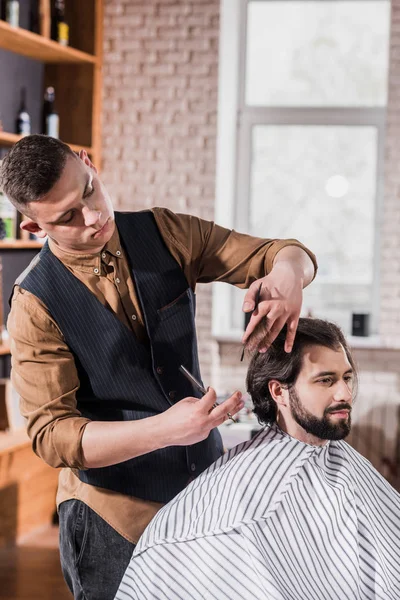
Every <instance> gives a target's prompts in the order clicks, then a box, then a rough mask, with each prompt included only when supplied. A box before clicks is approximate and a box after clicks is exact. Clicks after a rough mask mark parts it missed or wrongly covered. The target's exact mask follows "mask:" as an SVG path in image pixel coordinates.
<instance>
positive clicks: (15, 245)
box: [0, 240, 43, 250]
mask: <svg viewBox="0 0 400 600" xmlns="http://www.w3.org/2000/svg"><path fill="white" fill-rule="evenodd" d="M36 248H38V249H39V250H40V248H43V244H41V243H40V242H35V241H30V240H13V241H12V240H10V241H5V242H2V241H0V250H36Z"/></svg>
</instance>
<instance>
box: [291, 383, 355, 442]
mask: <svg viewBox="0 0 400 600" xmlns="http://www.w3.org/2000/svg"><path fill="white" fill-rule="evenodd" d="M289 399H290V408H291V411H292V416H293V418H294V420H295V421H296V423H298V424H299V425H300V426H301V427H302V428H303V429H304V430H305V431H306V432H307V433H310V434H311V435H314V436H315V437H317V438H319V439H321V440H342V439H344V438H345V437H347V436H348V435H349V433H350V429H351V416H350V415H351V413H350V412H349V416H348V418H347V419H341V420H340V421H338V422H337V423H332V422H331V421H330V420H329V414H330V413H332V412H334V411H337V410H344V409H347V410H349V411H351V406H350V405H349V404H348V403H347V402H342V404H337V405H335V406H334V407H333V408H332V407H329V408H327V409H325V411H324V415H323V417H322V418H320V419H319V418H318V417H315V416H314V415H312V414H311V413H309V412H308V410H307V409H306V408H304V406H303V405H302V403H301V400H300V398H299V397H298V395H297V393H296V390H295V389H294V388H291V389H290V390H289Z"/></svg>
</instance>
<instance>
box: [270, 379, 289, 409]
mask: <svg viewBox="0 0 400 600" xmlns="http://www.w3.org/2000/svg"><path fill="white" fill-rule="evenodd" d="M268 389H269V393H270V394H271V396H272V398H273V399H274V400H275V402H276V403H277V405H278V406H288V391H287V388H285V387H283V385H282V384H281V383H280V381H278V380H277V379H271V381H270V382H269V383H268Z"/></svg>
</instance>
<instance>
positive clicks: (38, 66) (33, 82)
mask: <svg viewBox="0 0 400 600" xmlns="http://www.w3.org/2000/svg"><path fill="white" fill-rule="evenodd" d="M4 4H5V2H4V0H3V1H2V0H0V5H4ZM36 6H37V0H20V25H21V27H23V28H24V29H30V28H31V23H32V11H34V10H35V7H36ZM43 75H44V66H43V63H40V62H37V61H35V60H30V59H29V58H25V57H23V56H19V55H17V54H13V53H12V52H6V51H5V50H0V119H1V120H2V122H3V129H4V131H8V132H10V133H15V118H16V114H17V111H18V108H19V103H20V95H21V88H22V87H26V93H27V108H28V112H29V114H30V115H31V124H32V133H41V119H42V117H41V111H42V96H43Z"/></svg>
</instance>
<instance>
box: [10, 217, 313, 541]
mask: <svg viewBox="0 0 400 600" xmlns="http://www.w3.org/2000/svg"><path fill="white" fill-rule="evenodd" d="M153 214H154V216H155V219H156V222H157V225H158V228H159V230H160V233H161V235H162V237H163V239H164V241H165V243H166V245H167V247H168V249H169V251H170V252H171V254H172V255H173V256H174V258H175V259H176V260H177V262H178V263H179V265H180V266H181V268H182V269H183V271H184V273H185V275H186V278H187V280H188V283H189V285H190V286H191V287H192V289H193V290H194V289H195V286H196V283H205V282H210V281H224V282H227V283H231V284H234V285H236V286H238V287H241V288H247V287H249V285H250V284H251V283H252V282H253V281H255V280H256V279H259V278H260V277H263V276H264V275H265V274H267V273H269V272H270V271H271V269H272V266H273V261H274V258H275V256H276V254H277V253H278V252H279V250H281V249H282V248H283V247H285V246H289V245H296V246H300V247H301V248H303V249H304V250H305V251H306V252H307V253H308V254H309V256H310V257H311V259H312V260H313V262H314V265H315V268H316V262H315V257H314V255H313V254H312V253H311V252H309V251H308V250H307V249H306V248H304V246H302V244H300V243H299V242H298V241H296V240H273V239H265V240H264V239H260V238H255V237H251V236H248V235H244V234H240V233H237V232H235V231H231V230H228V229H225V228H223V227H220V226H218V225H215V224H214V223H213V222H209V221H204V220H202V219H199V218H197V217H193V216H189V215H179V214H175V213H172V212H171V211H169V210H167V209H164V208H155V209H153ZM49 244H50V248H51V251H52V252H53V253H54V254H55V255H56V256H57V257H58V258H59V259H60V260H61V261H62V262H63V264H64V265H65V266H66V267H67V268H68V269H69V270H70V271H71V272H72V273H73V274H74V276H75V277H77V278H78V279H80V280H81V281H82V282H83V283H84V284H85V285H86V286H87V287H88V288H89V290H90V291H91V292H92V293H93V294H94V295H95V296H96V297H97V298H98V299H99V300H100V302H102V304H103V305H104V306H106V307H107V308H108V309H109V310H111V311H113V312H114V313H115V314H116V315H117V317H118V318H119V319H120V320H121V321H122V322H123V323H125V324H126V325H127V326H128V327H129V328H131V329H132V331H133V333H134V334H135V335H136V336H137V337H138V338H139V339H142V340H146V339H147V332H146V329H145V326H144V322H143V316H142V314H141V310H140V306H139V302H138V299H137V295H136V291H135V287H134V283H133V279H132V277H131V274H130V269H129V265H128V261H127V258H126V256H125V253H124V251H123V248H122V246H121V244H120V239H119V235H118V231H117V229H116V230H115V232H114V234H113V236H112V238H111V239H110V241H109V242H108V243H107V244H106V246H105V247H104V248H103V250H102V252H100V253H99V254H96V255H93V254H89V255H76V254H69V253H67V252H65V251H62V250H60V248H58V246H56V245H55V244H54V243H53V242H52V241H51V240H50V242H49ZM78 309H79V307H77V310H78ZM7 327H8V331H9V333H10V338H11V352H12V373H11V378H12V382H13V385H14V387H15V389H16V390H17V392H18V393H19V394H20V396H21V404H20V406H21V412H22V414H23V415H24V416H25V417H27V426H28V434H29V436H30V438H31V439H32V446H33V450H34V451H35V452H36V454H38V455H39V456H40V457H41V458H42V459H43V460H44V461H45V462H47V463H48V464H49V465H51V466H53V467H64V468H63V469H62V470H61V472H60V478H59V489H58V494H57V505H59V504H60V503H61V502H64V501H65V500H68V499H71V498H77V499H79V500H82V501H83V502H85V503H86V504H87V505H88V506H90V507H91V508H92V509H93V510H94V511H95V512H96V513H98V514H99V515H100V516H101V517H102V518H103V519H105V520H106V521H107V522H108V523H109V524H110V525H111V526H112V527H113V528H114V529H115V530H116V531H118V532H119V533H120V534H121V535H123V536H124V537H125V538H126V539H128V540H129V541H131V542H132V543H137V541H138V539H139V537H140V535H141V534H142V532H143V530H144V528H145V527H146V526H147V524H148V523H149V521H150V520H151V519H152V518H153V516H154V515H155V513H156V512H157V510H159V508H160V507H161V505H160V504H157V503H155V502H147V501H143V500H140V499H138V498H133V497H128V496H124V495H122V494H119V493H116V492H112V491H109V490H105V489H102V488H98V487H94V486H91V485H88V484H86V483H83V482H81V481H80V479H79V478H78V477H77V475H76V470H79V469H84V468H85V466H84V462H83V454H82V444H81V441H82V435H83V432H84V429H85V427H86V425H87V423H88V422H89V420H88V419H86V418H84V417H83V416H82V415H81V414H80V412H79V410H78V409H77V402H76V391H77V390H78V388H79V379H78V374H77V369H76V366H75V361H74V357H73V355H72V353H71V351H70V349H69V348H68V346H67V345H66V343H65V340H64V337H63V334H62V332H61V331H60V329H59V327H58V325H57V323H56V322H55V321H54V320H53V319H52V317H51V316H50V314H49V312H48V311H47V309H46V307H45V306H44V305H43V303H42V302H41V301H40V300H38V298H36V297H35V296H34V295H32V294H31V293H29V292H27V291H25V290H23V289H22V288H20V287H19V286H16V287H15V289H14V294H13V300H12V307H11V312H10V315H9V319H8V323H7Z"/></svg>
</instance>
